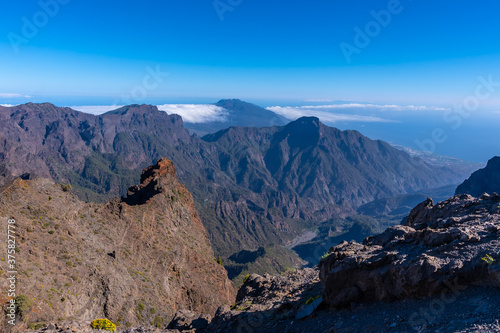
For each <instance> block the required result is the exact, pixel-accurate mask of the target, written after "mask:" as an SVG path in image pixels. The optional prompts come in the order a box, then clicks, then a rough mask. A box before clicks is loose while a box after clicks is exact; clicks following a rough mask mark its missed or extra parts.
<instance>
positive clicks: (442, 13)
mask: <svg viewBox="0 0 500 333" xmlns="http://www.w3.org/2000/svg"><path fill="white" fill-rule="evenodd" d="M54 1H57V0H50V1H46V2H44V0H42V1H41V2H37V1H23V2H16V1H9V2H4V3H3V4H2V5H3V7H2V11H1V12H0V22H1V23H0V36H1V38H0V41H1V43H0V75H1V80H0V94H1V95H0V96H2V97H0V103H15V102H20V101H23V98H24V99H26V98H27V97H19V98H17V97H18V96H17V95H10V94H19V95H21V96H31V97H29V98H28V99H31V100H36V101H41V100H51V101H55V102H58V101H60V102H59V103H68V104H69V105H71V104H82V103H86V104H88V103H90V104H102V103H104V104H110V103H112V102H113V101H116V100H117V99H126V98H124V96H125V97H126V96H129V95H130V94H131V91H132V90H133V89H134V88H136V90H135V92H134V93H135V96H140V97H141V99H144V102H150V103H167V102H186V103H187V102H197V101H200V102H213V101H215V100H217V99H219V98H232V97H238V98H241V99H246V100H250V101H269V105H272V104H273V103H274V104H275V103H278V102H281V103H286V102H289V103H292V104H293V102H294V101H301V100H308V99H320V100H321V99H324V100H344V101H363V102H379V103H399V104H405V103H406V104H423V105H449V104H451V103H456V102H458V101H460V100H461V99H463V98H465V97H466V96H468V95H469V94H471V93H473V92H474V89H475V87H476V85H477V77H478V76H480V75H482V76H487V75H489V74H492V75H493V77H494V78H495V77H496V78H498V80H500V66H499V65H500V63H499V60H500V58H499V55H500V43H499V42H498V32H499V28H500V24H499V23H498V22H499V20H498V13H499V12H500V4H499V3H498V2H496V1H494V0H484V1H475V2H474V3H472V2H468V1H439V2H437V1H430V0H413V1H410V0H401V1H400V2H399V5H398V4H397V1H393V0H391V1H373V0H371V1H355V0H343V1H340V0H330V1H324V0H323V1H316V0H312V1H308V2H305V1H282V0H276V1H263V0H252V1H250V0H217V1H211V0H203V1H200V0H182V1H147V0H145V1H123V0H121V1H114V0H109V1H99V2H97V1H79V0H59V2H61V3H64V4H60V3H59V2H57V3H58V4H59V5H58V7H59V8H54V6H53V3H54ZM41 3H46V4H51V5H49V6H42V5H41ZM216 7H217V8H218V9H216ZM388 9H389V10H391V11H392V12H391V11H389V13H390V18H389V17H387V16H386V15H385V16H384V15H382V14H380V17H379V20H380V22H381V23H376V24H373V22H376V21H375V17H374V15H373V14H372V11H373V12H375V13H381V11H382V10H385V11H387V10H388ZM47 13H48V14H47ZM50 14H53V15H50ZM221 18H222V20H221ZM27 22H28V23H27ZM370 22H371V23H370ZM30 24H33V25H34V27H35V32H33V29H31V30H30V29H29V26H30ZM367 24H368V29H369V30H368V33H369V35H368V40H367V39H362V38H361V39H360V38H358V44H357V45H356V40H355V37H356V35H357V32H356V31H355V30H354V29H355V28H356V27H358V28H359V30H361V31H362V32H363V33H366V32H367V30H366V29H367ZM377 25H378V28H377ZM23 27H24V29H23ZM32 27H33V26H32ZM32 27H31V28H32ZM370 29H371V30H370ZM370 35H371V36H370ZM342 43H345V44H342ZM13 44H14V46H13ZM347 44H349V45H350V46H352V47H353V48H356V50H357V51H359V52H357V51H356V52H354V53H353V52H352V50H353V48H349V47H347V48H348V50H349V51H350V52H351V54H350V55H349V56H348V57H347V58H346V56H345V55H344V52H342V48H341V45H344V50H345V49H346V45H347ZM16 50H17V52H16ZM348 59H349V60H350V61H348ZM148 66H149V68H150V69H155V70H157V69H159V70H160V71H161V72H163V73H166V72H168V73H169V75H168V76H162V77H161V78H160V79H161V82H158V83H159V84H158V85H154V84H153V82H150V85H148V87H149V88H152V87H153V86H154V89H147V91H146V93H147V94H144V91H143V90H141V89H140V88H137V86H141V85H142V84H143V83H142V82H143V80H144V78H145V77H146V76H147V75H148V71H147V69H146V67H148ZM142 95H144V96H145V98H142ZM16 98H17V99H16ZM118 104H123V103H118ZM499 104H500V103H499V102H498V99H497V98H491V99H488V100H487V101H484V103H483V105H485V106H489V105H494V106H495V107H496V106H498V105H499Z"/></svg>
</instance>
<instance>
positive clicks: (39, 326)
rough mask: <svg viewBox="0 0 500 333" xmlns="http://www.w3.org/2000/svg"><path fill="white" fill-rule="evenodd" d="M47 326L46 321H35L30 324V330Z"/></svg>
mask: <svg viewBox="0 0 500 333" xmlns="http://www.w3.org/2000/svg"><path fill="white" fill-rule="evenodd" d="M45 326H46V324H45V323H36V324H35V323H30V324H29V325H28V328H29V329H30V330H39V329H40V328H42V327H45Z"/></svg>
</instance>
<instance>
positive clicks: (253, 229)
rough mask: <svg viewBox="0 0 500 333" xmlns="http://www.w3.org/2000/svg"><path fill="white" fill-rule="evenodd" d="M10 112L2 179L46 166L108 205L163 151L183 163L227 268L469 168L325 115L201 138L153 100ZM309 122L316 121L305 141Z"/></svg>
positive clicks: (0, 145) (0, 127) (281, 265)
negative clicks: (411, 151) (93, 111)
mask: <svg viewBox="0 0 500 333" xmlns="http://www.w3.org/2000/svg"><path fill="white" fill-rule="evenodd" d="M0 110H1V111H0V119H2V120H3V121H2V122H0V175H3V177H2V178H3V181H2V182H5V181H7V180H8V179H11V178H12V177H14V176H19V175H22V174H24V173H31V174H33V175H35V174H38V175H40V176H44V177H49V178H52V179H54V180H56V181H57V182H63V183H71V184H72V185H73V188H74V191H75V193H78V195H79V196H80V197H81V198H83V199H84V200H87V201H89V200H94V201H100V202H104V201H106V200H107V199H108V198H109V197H111V196H118V195H120V194H125V193H126V191H127V189H128V187H129V184H131V183H135V182H137V180H138V179H139V176H140V173H141V171H142V169H143V168H145V167H147V166H148V165H151V164H154V163H155V162H156V161H157V160H158V159H159V158H160V157H162V156H167V157H168V158H169V159H171V160H173V161H174V163H175V165H176V168H177V175H178V177H179V179H180V181H181V182H183V183H184V184H185V185H186V187H187V188H188V189H189V190H190V192H191V193H192V194H193V196H194V198H195V204H196V208H197V210H198V212H199V214H200V216H201V217H202V221H203V223H204V224H205V226H206V228H207V230H208V232H209V236H210V239H211V242H212V244H213V246H214V248H215V250H216V252H217V253H218V254H220V255H221V256H223V258H225V259H227V260H225V263H226V265H227V266H228V269H230V268H231V267H230V266H231V265H232V264H237V263H232V262H231V260H229V259H228V258H229V257H231V256H232V255H233V254H235V253H238V252H239V251H241V250H247V251H256V250H257V249H258V248H259V247H261V246H264V247H266V249H270V247H272V246H275V245H282V244H285V243H287V242H288V241H290V240H292V239H293V238H295V237H296V236H298V235H299V234H300V233H301V232H302V231H303V230H304V229H306V228H310V227H314V226H317V224H318V223H320V222H322V221H325V220H329V219H331V217H332V216H337V215H341V216H342V215H348V214H350V213H353V212H354V211H355V209H356V208H357V207H358V206H359V205H361V204H364V203H367V202H370V201H373V200H374V199H378V198H382V197H389V196H394V195H398V194H402V193H406V192H408V191H413V190H418V189H422V188H426V187H437V186H439V185H442V184H446V183H448V182H450V183H455V184H456V183H458V181H457V179H460V178H461V177H462V176H461V175H460V174H459V173H456V172H454V170H450V169H447V168H445V167H435V166H430V165H428V164H426V163H425V162H422V161H421V160H420V159H418V158H411V157H410V156H409V155H408V154H407V153H404V152H401V151H399V150H397V149H394V148H392V147H390V146H389V145H388V144H386V143H384V142H382V141H375V140H370V139H368V138H366V137H364V136H363V135H361V134H360V133H359V132H356V131H340V130H338V129H335V128H332V127H328V126H326V125H324V124H322V123H321V122H319V120H318V119H317V118H300V119H298V120H297V121H294V122H291V123H289V124H287V125H286V126H273V127H264V128H255V127H231V128H229V129H225V130H223V131H222V132H218V133H215V134H211V135H209V136H205V137H203V140H202V139H200V138H198V137H197V136H192V135H190V134H189V132H188V130H186V129H185V127H184V122H183V120H182V118H181V117H180V116H178V115H168V114H166V113H165V112H162V111H159V110H158V108H157V107H155V106H150V105H131V106H127V107H125V108H121V109H118V110H119V111H116V110H115V112H111V113H107V114H103V115H99V116H95V115H90V114H85V113H82V112H78V111H74V110H71V109H69V108H57V107H56V106H54V105H52V104H29V105H28V104H25V105H20V106H15V107H10V108H2V109H0ZM121 113H123V114H121ZM301 124H302V125H307V126H308V128H309V130H308V133H309V134H310V135H309V136H308V139H307V140H304V135H303V131H302V128H303V126H302V125H301ZM464 178H465V177H464ZM462 180H463V178H461V179H460V181H462ZM275 249H277V248H275ZM287 253H288V254H286V253H285V252H282V253H281V254H280V256H281V259H279V260H273V259H272V258H270V257H268V258H267V259H266V260H268V263H267V264H266V265H267V266H266V268H265V269H266V270H274V271H279V270H283V269H285V268H286V267H290V266H292V267H293V265H295V264H298V261H297V260H296V259H297V258H296V257H295V259H293V258H292V257H293V256H292V254H291V253H290V252H287ZM259 260H260V259H259ZM261 267H262V266H261ZM261 269H262V268H261Z"/></svg>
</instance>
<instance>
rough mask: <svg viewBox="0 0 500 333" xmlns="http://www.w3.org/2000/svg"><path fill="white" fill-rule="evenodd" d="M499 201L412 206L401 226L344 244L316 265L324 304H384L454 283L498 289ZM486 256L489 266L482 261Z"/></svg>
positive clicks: (462, 198)
mask: <svg viewBox="0 0 500 333" xmlns="http://www.w3.org/2000/svg"><path fill="white" fill-rule="evenodd" d="M499 203H500V197H499V196H498V195H492V196H489V195H485V196H482V197H481V198H474V197H472V196H470V195H460V196H455V197H453V198H450V199H448V200H445V201H443V202H440V203H438V204H436V205H434V203H433V202H432V200H431V199H428V200H426V201H424V202H422V203H421V204H419V205H418V206H417V207H415V208H414V209H413V210H412V211H411V213H410V215H409V216H408V218H407V220H406V223H405V225H398V226H394V227H391V228H389V229H387V230H386V231H385V232H383V233H382V234H380V235H377V236H373V237H368V238H366V239H365V240H364V241H363V243H361V244H358V243H355V242H351V243H347V242H343V243H341V244H339V245H337V246H335V247H333V248H331V249H330V251H329V255H328V257H327V258H326V259H324V260H322V261H321V263H320V279H321V282H322V284H323V286H324V288H325V291H324V300H325V301H326V302H327V303H328V304H330V305H331V306H333V307H342V306H347V305H349V304H350V303H351V302H366V301H389V300H395V299H402V298H412V297H419V296H426V295H431V294H435V293H437V292H440V291H442V290H444V289H445V288H447V287H449V286H450V285H453V284H456V283H459V284H460V285H469V284H476V283H488V284H498V283H499V282H500V281H499V280H498V274H497V272H498V271H499V268H500V266H498V262H499V260H500V258H498V250H499V249H500V243H499V242H498V239H499V236H500V232H499V230H500V205H499ZM486 255H491V256H492V257H493V258H494V260H495V262H494V263H493V264H492V265H488V264H487V263H486V262H485V261H484V260H482V259H481V258H483V257H485V256H486Z"/></svg>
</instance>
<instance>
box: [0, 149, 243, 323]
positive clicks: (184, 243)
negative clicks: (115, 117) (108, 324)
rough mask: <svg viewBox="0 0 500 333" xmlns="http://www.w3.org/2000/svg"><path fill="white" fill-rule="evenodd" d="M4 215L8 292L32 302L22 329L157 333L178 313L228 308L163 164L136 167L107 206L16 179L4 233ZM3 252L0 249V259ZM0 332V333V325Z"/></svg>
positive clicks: (219, 271) (230, 297)
mask: <svg viewBox="0 0 500 333" xmlns="http://www.w3.org/2000/svg"><path fill="white" fill-rule="evenodd" d="M10 218H13V219H15V220H16V232H17V233H16V237H17V248H18V251H17V255H16V257H17V271H18V272H19V273H18V276H17V279H18V284H17V286H18V290H17V291H16V293H17V294H18V295H19V294H22V295H26V296H27V298H28V299H29V300H32V301H31V306H30V308H29V310H26V313H25V314H24V316H23V320H24V325H28V324H36V323H41V322H46V323H50V322H62V321H65V320H66V321H68V320H73V321H76V322H80V323H83V324H82V325H84V324H85V323H87V325H88V324H89V323H90V321H91V320H93V319H96V318H101V317H106V318H108V319H110V320H111V321H113V322H114V323H116V324H118V325H121V326H122V327H127V326H130V325H133V326H139V325H146V326H150V325H154V326H158V327H163V328H164V327H165V326H166V325H167V324H168V323H169V322H170V320H171V319H172V317H173V316H174V314H175V313H176V312H177V311H178V310H181V309H188V310H193V311H197V312H200V313H204V314H208V315H213V314H214V313H215V311H216V309H217V308H218V307H219V306H220V305H221V304H231V303H233V301H234V297H235V289H234V286H233V284H232V282H230V281H229V280H228V278H227V272H226V271H225V269H224V268H223V267H222V266H221V265H219V264H217V263H216V260H215V257H214V253H213V250H212V248H211V247H210V244H209V241H208V237H207V233H206V229H205V228H204V226H203V224H202V223H201V220H200V218H199V216H198V213H197V212H196V210H195V207H194V202H193V199H192V196H191V194H190V193H189V192H188V191H187V190H186V188H185V187H184V186H183V185H182V184H180V183H179V182H178V180H177V178H176V172H175V168H174V166H173V163H172V162H171V161H169V160H166V159H161V160H159V161H158V163H157V164H156V165H154V166H152V167H149V168H147V169H145V170H144V172H143V175H142V177H141V184H140V185H139V186H136V187H133V190H131V192H130V196H128V197H127V198H123V199H122V200H119V199H114V200H111V201H110V202H108V203H106V204H93V203H91V204H87V203H84V202H82V201H80V200H79V199H78V198H77V197H76V196H75V195H73V194H72V193H71V191H69V190H68V187H65V186H61V185H60V184H55V183H54V182H53V181H52V180H48V179H45V178H37V179H33V180H22V179H16V180H15V181H14V182H12V183H10V184H9V185H8V186H5V187H3V188H2V192H1V194H0V221H3V222H2V223H1V224H0V231H1V232H3V233H4V234H6V233H7V231H6V228H7V222H6V221H7V220H8V219H10ZM6 246H7V244H6V242H3V243H1V245H0V251H3V253H7V252H6V251H7V248H6ZM5 274H6V273H5V272H3V271H2V272H1V273H0V276H1V277H2V279H0V288H1V290H0V298H1V299H3V300H6V299H7V295H6V293H7V290H8V288H7V280H6V279H5ZM3 304H5V303H3ZM3 318H5V316H3ZM22 324H23V322H21V321H20V322H19V325H22ZM2 325H4V326H1V327H0V331H2V332H5V331H6V328H7V327H9V326H7V325H6V324H5V322H4V321H3V320H2ZM84 326H85V325H84ZM21 327H22V326H16V329H17V328H21Z"/></svg>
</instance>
